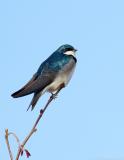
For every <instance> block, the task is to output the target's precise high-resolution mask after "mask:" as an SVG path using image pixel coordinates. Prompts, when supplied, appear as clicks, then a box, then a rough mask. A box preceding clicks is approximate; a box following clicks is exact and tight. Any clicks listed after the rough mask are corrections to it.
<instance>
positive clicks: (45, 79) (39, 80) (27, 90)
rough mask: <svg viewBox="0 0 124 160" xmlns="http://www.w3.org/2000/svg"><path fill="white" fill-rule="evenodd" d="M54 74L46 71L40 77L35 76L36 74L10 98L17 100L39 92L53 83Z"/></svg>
mask: <svg viewBox="0 0 124 160" xmlns="http://www.w3.org/2000/svg"><path fill="white" fill-rule="evenodd" d="M56 74H57V73H56V72H55V71H51V70H46V69H44V71H43V72H42V73H41V74H40V75H37V73H36V74H35V75H34V76H33V78H32V79H31V80H30V81H29V82H28V83H27V84H26V85H25V86H24V87H22V88H21V89H20V90H18V91H17V92H15V93H13V94H12V97H14V98H18V97H22V96H26V95H28V94H31V93H33V92H41V91H42V90H43V89H44V88H45V87H46V86H47V85H49V84H50V83H52V82H53V81H54V79H55V77H56Z"/></svg>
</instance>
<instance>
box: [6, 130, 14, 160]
mask: <svg viewBox="0 0 124 160" xmlns="http://www.w3.org/2000/svg"><path fill="white" fill-rule="evenodd" d="M8 138H9V133H8V129H6V130H5V140H6V144H7V148H8V151H9V156H10V159H11V160H13V155H12V151H11V148H10V144H9V139H8Z"/></svg>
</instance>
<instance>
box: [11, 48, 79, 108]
mask: <svg viewBox="0 0 124 160" xmlns="http://www.w3.org/2000/svg"><path fill="white" fill-rule="evenodd" d="M75 52H76V50H75V49H74V47H72V46H71V45H63V46H61V47H59V48H58V49H57V50H56V51H55V52H54V53H53V54H52V55H51V56H49V57H48V58H47V59H46V60H45V61H44V62H43V63H42V64H41V65H40V67H39V68H38V70H37V72H36V73H35V74H34V76H33V78H32V79H31V80H30V81H29V82H28V83H27V84H26V85H25V86H24V87H23V88H21V89H20V90H19V91H17V92H15V93H13V94H12V96H13V97H14V98H18V97H22V96H25V95H28V94H31V93H34V97H33V99H32V101H31V103H30V106H32V109H33V108H34V106H35V105H36V103H37V101H38V99H39V97H40V96H41V95H42V94H44V93H45V92H46V91H48V92H50V93H53V92H56V91H57V90H59V89H60V85H62V84H63V85H64V86H65V85H67V83H68V82H69V80H70V78H71V76H72V73H73V70H74V68H75V64H76V61H77V60H76V58H75V56H74V53H75ZM30 106H29V107H30Z"/></svg>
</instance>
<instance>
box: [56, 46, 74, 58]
mask: <svg viewBox="0 0 124 160" xmlns="http://www.w3.org/2000/svg"><path fill="white" fill-rule="evenodd" d="M57 51H58V52H60V53H62V54H66V55H72V56H74V57H75V52H76V51H77V49H75V48H74V47H73V46H71V45H69V44H65V45H62V46H60V47H59V48H58V49H57Z"/></svg>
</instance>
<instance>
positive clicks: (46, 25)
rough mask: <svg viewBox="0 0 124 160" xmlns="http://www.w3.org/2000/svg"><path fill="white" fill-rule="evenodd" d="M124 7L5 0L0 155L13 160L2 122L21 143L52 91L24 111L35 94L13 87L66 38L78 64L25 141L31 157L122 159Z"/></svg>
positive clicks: (0, 13) (0, 42) (0, 8)
mask: <svg viewBox="0 0 124 160" xmlns="http://www.w3.org/2000/svg"><path fill="white" fill-rule="evenodd" d="M123 6H124V1H121V0H118V1H117V0H93V1H92V0H87V1H84V0H76V1H73V0H72V1H71V0H68V1H66V0H63V1H57V0H53V1H48V0H45V1H44V2H42V1H40V0H35V1H32V0H30V1H29V0H21V1H20V0H18V1H16V0H11V1H9V0H5V1H1V2H0V21H1V25H0V37H1V38H0V53H1V58H0V71H1V84H0V88H1V89H0V90H1V93H0V96H1V102H0V106H1V107H0V122H1V123H0V159H4V160H7V159H9V157H8V152H7V148H6V145H5V140H4V130H5V128H8V129H9V130H10V131H13V132H15V133H16V134H17V135H18V137H19V138H20V140H21V141H22V140H23V139H24V137H25V136H26V135H27V133H28V132H29V130H30V129H31V127H32V125H33V123H34V121H35V119H36V118H37V116H38V113H39V110H40V108H41V107H43V106H44V104H45V102H46V101H47V99H48V97H49V94H45V95H44V96H43V97H42V98H41V99H40V101H39V102H38V104H37V107H36V109H35V110H34V111H33V112H30V111H29V112H26V109H27V107H28V105H29V103H30V101H31V97H32V95H31V96H27V97H24V98H19V99H13V98H11V96H10V95H11V93H12V92H13V91H16V90H17V89H19V88H20V87H22V86H23V85H24V84H25V83H26V82H27V81H28V80H29V79H30V78H31V77H32V75H33V74H34V73H35V72H36V70H37V68H38V67H39V65H40V64H41V62H42V61H43V60H45V59H46V58H47V57H48V56H49V55H50V54H51V53H52V52H53V51H54V50H55V49H56V48H58V47H59V46H60V45H62V44H65V43H69V44H72V45H73V46H75V48H77V49H78V52H77V59H78V64H77V68H76V71H75V74H74V76H73V78H72V80H71V82H70V84H69V85H68V87H67V88H65V89H64V90H63V91H62V92H61V93H60V94H59V96H58V98H57V99H56V100H55V101H54V102H53V103H52V104H51V105H50V106H49V108H48V110H47V111H46V113H45V114H44V116H43V119H42V120H41V121H40V123H39V125H38V131H37V133H36V134H35V135H34V136H32V138H31V139H30V141H29V142H28V143H27V145H26V148H27V149H28V150H29V151H30V152H31V155H32V156H31V157H30V160H34V159H45V160H49V159H54V160H58V159H59V160H69V159H70V160H75V159H77V160H123V159H124V9H123ZM10 142H11V144H12V149H13V151H14V154H15V153H16V148H17V145H16V142H15V141H14V139H13V138H11V140H10ZM22 159H23V160H25V159H26V157H24V156H23V157H22Z"/></svg>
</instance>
